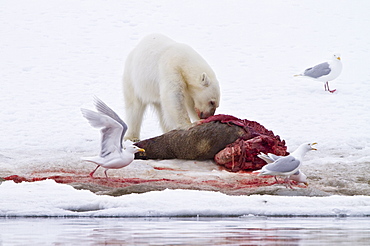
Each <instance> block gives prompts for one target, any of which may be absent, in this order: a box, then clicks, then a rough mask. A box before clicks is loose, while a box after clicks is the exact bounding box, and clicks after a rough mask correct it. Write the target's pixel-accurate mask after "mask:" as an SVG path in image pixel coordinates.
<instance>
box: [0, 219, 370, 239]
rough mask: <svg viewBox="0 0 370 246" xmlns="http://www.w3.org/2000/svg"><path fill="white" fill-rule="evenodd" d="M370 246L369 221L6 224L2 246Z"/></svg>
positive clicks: (1, 226) (2, 223)
mask: <svg viewBox="0 0 370 246" xmlns="http://www.w3.org/2000/svg"><path fill="white" fill-rule="evenodd" d="M351 244H352V245H370V218H265V217H263V218H261V217H242V218H67V219H65V218H64V219H62V218H51V219H48V218H10V219H9V218H2V219H0V245H351Z"/></svg>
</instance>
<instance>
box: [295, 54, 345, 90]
mask: <svg viewBox="0 0 370 246" xmlns="http://www.w3.org/2000/svg"><path fill="white" fill-rule="evenodd" d="M341 72H342V62H341V59H340V54H334V55H333V56H332V59H331V60H330V61H327V62H323V63H320V64H318V65H316V66H314V67H310V68H307V69H306V70H305V71H304V72H303V73H302V74H297V75H295V76H306V77H310V78H313V79H316V80H318V81H321V82H325V84H324V88H325V91H329V92H331V93H333V92H335V91H336V89H334V90H330V89H329V81H331V80H334V79H336V78H337V77H338V76H339V74H340V73H341Z"/></svg>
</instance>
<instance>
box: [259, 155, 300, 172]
mask: <svg viewBox="0 0 370 246" xmlns="http://www.w3.org/2000/svg"><path fill="white" fill-rule="evenodd" d="M300 164H301V162H300V161H299V160H298V159H296V158H294V157H293V156H290V155H289V156H284V157H281V158H279V159H277V160H276V161H275V162H273V163H271V164H267V165H266V166H264V168H265V169H266V170H268V171H270V172H279V173H287V172H291V171H293V170H295V169H296V168H298V167H299V165H300Z"/></svg>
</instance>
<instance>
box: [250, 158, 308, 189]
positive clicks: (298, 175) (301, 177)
mask: <svg viewBox="0 0 370 246" xmlns="http://www.w3.org/2000/svg"><path fill="white" fill-rule="evenodd" d="M257 156H258V157H259V158H261V159H262V160H264V161H265V162H266V163H273V162H274V161H276V160H277V159H280V158H281V157H283V156H278V155H274V154H271V153H267V154H265V153H262V152H261V153H260V154H259V155H257ZM274 177H275V180H276V182H279V181H278V180H277V178H276V176H274ZM290 180H292V181H295V182H296V183H297V184H299V183H303V184H305V185H306V186H307V185H308V181H307V176H306V174H304V173H303V172H302V171H301V170H299V169H298V171H297V172H295V173H294V174H292V175H290V176H289V181H290Z"/></svg>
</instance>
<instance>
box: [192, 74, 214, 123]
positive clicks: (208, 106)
mask: <svg viewBox="0 0 370 246" xmlns="http://www.w3.org/2000/svg"><path fill="white" fill-rule="evenodd" d="M190 87H191V88H189V89H190V94H191V97H192V99H193V102H194V110H195V112H196V113H197V115H198V117H199V118H200V119H206V118H208V117H210V116H212V115H214V114H215V111H216V108H218V106H219V103H220V87H219V85H218V81H217V79H216V77H215V76H212V75H211V76H208V75H207V74H206V73H202V74H201V76H200V77H199V81H197V83H194V84H192V85H191V86H190Z"/></svg>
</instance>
